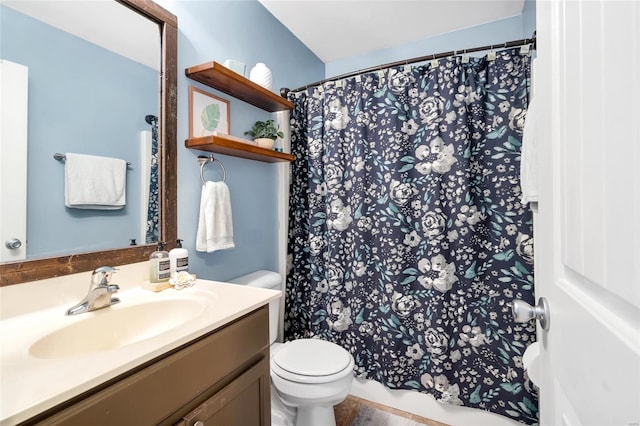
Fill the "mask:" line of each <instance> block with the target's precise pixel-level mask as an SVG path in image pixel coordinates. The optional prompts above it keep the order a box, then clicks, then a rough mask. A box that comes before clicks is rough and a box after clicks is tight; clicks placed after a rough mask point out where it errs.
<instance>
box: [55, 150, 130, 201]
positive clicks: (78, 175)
mask: <svg viewBox="0 0 640 426" xmlns="http://www.w3.org/2000/svg"><path fill="white" fill-rule="evenodd" d="M65 156H66V160H65V167H64V170H65V173H64V183H65V185H64V204H65V205H66V206H67V207H70V208H74V209H97V210H117V209H121V208H123V207H124V206H125V203H126V187H127V162H126V161H124V160H121V159H118V158H109V157H98V156H95V155H83V154H73V153H66V154H65Z"/></svg>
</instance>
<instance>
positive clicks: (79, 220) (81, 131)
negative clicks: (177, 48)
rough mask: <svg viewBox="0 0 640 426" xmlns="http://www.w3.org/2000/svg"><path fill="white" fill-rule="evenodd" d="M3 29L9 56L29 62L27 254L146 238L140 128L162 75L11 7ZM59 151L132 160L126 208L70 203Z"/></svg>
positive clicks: (2, 49) (152, 108)
mask: <svg viewBox="0 0 640 426" xmlns="http://www.w3.org/2000/svg"><path fill="white" fill-rule="evenodd" d="M0 28H1V36H0V53H1V56H2V58H4V59H7V60H9V61H12V62H16V63H19V64H23V65H27V66H28V67H29V89H28V90H29V127H28V141H29V142H28V163H29V168H28V176H27V180H28V191H27V192H28V199H27V210H28V214H27V238H28V245H27V253H28V256H29V257H32V256H44V255H55V254H61V253H69V252H77V251H87V250H89V251H94V250H100V249H106V248H114V247H123V246H126V245H128V244H129V240H130V239H131V238H139V235H140V228H141V225H140V220H139V218H140V208H141V203H140V202H139V200H140V198H141V188H140V184H139V182H140V170H141V168H140V163H141V160H140V144H139V132H140V131H142V130H149V129H150V127H149V125H148V124H147V123H146V122H145V121H144V117H145V115H147V114H155V115H157V114H158V72H157V71H156V70H153V69H151V68H149V67H147V66H144V65H141V64H139V63H137V62H134V61H131V60H129V59H126V58H124V57H122V56H120V55H117V54H115V53H113V52H111V51H108V50H105V49H103V48H101V47H99V46H96V45H94V44H91V43H89V42H87V41H85V40H82V39H80V38H77V37H75V36H72V35H70V34H68V33H65V32H62V31H60V30H58V29H56V28H54V27H51V26H49V25H46V24H43V23H42V22H40V21H37V20H35V19H32V18H30V17H28V16H26V15H23V14H21V13H18V12H16V11H14V10H13V9H10V8H7V7H5V6H0ZM55 152H61V153H65V152H77V153H81V154H91V155H103V156H110V157H117V158H123V159H126V160H127V161H130V162H131V163H132V164H133V167H132V168H131V169H130V170H129V171H128V172H127V205H126V207H125V208H124V209H122V210H115V211H104V210H102V211H100V210H78V209H69V208H66V207H65V205H64V165H63V164H62V163H61V162H59V161H56V160H54V159H53V154H54V153H55ZM4 201H5V200H3V202H4Z"/></svg>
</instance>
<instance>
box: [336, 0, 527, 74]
mask: <svg viewBox="0 0 640 426" xmlns="http://www.w3.org/2000/svg"><path fill="white" fill-rule="evenodd" d="M534 29H535V1H534V0H525V6H524V11H523V14H522V15H519V16H514V17H511V18H506V19H501V20H499V21H494V22H490V23H487V24H483V25H477V26H475V27H470V28H465V29H462V30H458V31H452V32H450V33H446V34H441V35H439V36H435V37H430V38H427V39H424V40H419V41H416V42H412V43H406V44H403V45H400V46H395V47H393V48H388V49H381V50H376V51H374V52H369V53H366V54H363V55H358V56H353V57H351V58H346V59H341V60H337V61H333V62H328V63H327V64H326V71H325V77H326V78H330V77H334V76H337V75H340V74H345V73H349V72H352V71H357V70H359V69H364V68H369V67H374V66H377V65H380V64H385V63H389V62H395V61H401V60H405V59H410V58H416V57H420V56H425V55H431V54H433V53H440V52H448V51H453V50H462V49H464V48H473V47H478V46H485V45H489V44H498V43H503V42H505V41H511V40H519V39H523V38H529V37H531V35H532V34H533V31H534Z"/></svg>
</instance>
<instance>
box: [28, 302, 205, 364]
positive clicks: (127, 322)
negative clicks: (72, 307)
mask: <svg viewBox="0 0 640 426" xmlns="http://www.w3.org/2000/svg"><path fill="white" fill-rule="evenodd" d="M204 307H205V305H203V304H202V303H199V302H198V301H196V300H189V299H178V300H158V301H153V302H148V303H140V304H137V305H131V306H122V307H121V306H118V305H114V306H111V307H108V308H103V309H100V310H97V311H93V312H90V313H85V314H80V315H86V318H82V319H81V320H80V321H78V322H76V323H74V324H72V325H69V326H66V327H64V328H61V329H58V330H56V331H53V332H51V333H50V334H47V335H46V336H44V337H42V338H40V339H39V340H38V341H36V342H35V343H34V344H33V345H31V347H30V348H29V354H30V355H32V356H34V357H36V358H47V359H52V358H67V357H74V356H78V355H84V354H87V353H91V352H97V351H104V350H110V349H116V348H119V347H122V346H126V345H130V344H133V343H137V342H140V341H143V340H146V339H150V338H152V337H155V336H157V335H159V334H162V333H164V332H166V331H169V330H171V329H174V328H176V327H179V326H181V325H182V324H184V323H185V322H187V321H189V320H191V319H193V318H194V317H196V316H198V315H200V314H201V313H202V311H203V310H204Z"/></svg>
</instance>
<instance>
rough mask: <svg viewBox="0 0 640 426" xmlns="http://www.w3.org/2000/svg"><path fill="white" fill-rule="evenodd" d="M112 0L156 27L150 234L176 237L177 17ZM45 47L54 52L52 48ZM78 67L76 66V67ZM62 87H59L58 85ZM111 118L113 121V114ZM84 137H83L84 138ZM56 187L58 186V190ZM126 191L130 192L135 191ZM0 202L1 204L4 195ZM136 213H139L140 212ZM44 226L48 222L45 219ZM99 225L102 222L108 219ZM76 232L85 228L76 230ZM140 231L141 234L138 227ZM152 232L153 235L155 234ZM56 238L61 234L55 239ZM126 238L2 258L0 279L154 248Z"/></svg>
mask: <svg viewBox="0 0 640 426" xmlns="http://www.w3.org/2000/svg"><path fill="white" fill-rule="evenodd" d="M113 2H114V3H117V4H118V5H119V6H120V7H122V8H126V9H130V10H131V11H134V12H135V13H137V14H139V15H140V16H142V17H144V18H145V19H146V20H149V21H150V22H153V23H155V24H156V25H157V28H158V34H159V37H158V40H159V43H160V50H159V52H160V55H159V56H160V57H159V66H158V68H159V73H157V74H156V77H155V78H156V79H158V80H159V90H158V92H159V108H158V109H157V111H158V116H157V117H156V119H155V120H154V119H151V120H149V119H148V117H145V118H147V123H149V125H155V129H156V130H157V163H158V166H157V168H158V174H157V201H158V209H157V211H156V213H155V214H157V231H154V232H156V234H154V237H155V238H158V239H159V240H161V241H165V242H168V243H173V242H175V240H176V238H177V206H176V201H177V183H176V182H177V180H176V174H177V170H176V167H177V165H176V151H177V145H176V128H177V18H176V17H175V16H174V15H173V14H171V13H170V12H168V11H167V10H165V9H164V8H162V7H160V6H158V5H157V4H155V3H154V2H153V1H150V0H113ZM121 24H122V22H121V21H120V20H115V19H114V20H113V21H111V22H108V25H109V26H112V27H116V28H117V27H118V26H119V25H121ZM50 49H51V47H50ZM51 50H52V51H53V52H55V49H51ZM78 72H80V71H79V70H78ZM74 75H75V73H74ZM80 76H81V74H80V75H78V77H80ZM61 86H62V84H61ZM156 87H157V86H156ZM62 89H63V90H64V87H63V88H62ZM153 90H157V89H153ZM63 93H64V92H63ZM87 96H90V92H87ZM129 96H130V98H131V99H132V100H134V99H136V100H137V99H138V97H142V96H141V95H140V96H138V97H136V96H135V95H134V94H131V92H129ZM153 112H154V111H151V113H152V114H151V116H154V115H155V114H153ZM30 119H31V118H30ZM69 120H73V117H69ZM114 121H118V119H116V120H114ZM96 123H98V124H99V125H104V126H113V125H114V124H115V123H110V122H106V123H105V122H100V120H99V119H97V120H96ZM152 127H153V126H152ZM96 131H100V127H97V128H96ZM84 142H85V143H88V141H87V140H85V141H84ZM103 145H104V144H103ZM30 148H31V147H30ZM39 151H47V152H44V153H42V155H47V157H48V160H50V161H51V162H52V163H56V160H54V159H53V155H52V154H53V153H54V152H55V151H56V148H55V147H51V148H49V147H48V146H47V148H46V149H42V150H39ZM56 165H57V166H58V167H59V168H60V170H59V171H58V172H59V173H60V176H62V173H63V172H62V167H63V166H61V165H59V164H54V166H56ZM127 179H129V177H127ZM44 180H45V182H43V183H46V179H44ZM137 180H139V179H136V181H137ZM127 185H129V184H127ZM128 187H129V186H127V188H128ZM56 192H59V191H56ZM62 192H64V190H63V191H62ZM132 192H133V193H134V194H135V191H132ZM63 195H64V194H56V196H58V197H62V196H63ZM3 196H4V194H3ZM138 198H144V197H142V196H141V192H138V194H137V196H135V195H134V197H132V201H133V202H137V199H138ZM58 202H59V201H58ZM127 203H128V201H127ZM3 204H5V203H4V200H3ZM132 209H133V208H132ZM139 210H142V209H139ZM74 213H75V212H74ZM142 213H143V214H144V213H146V211H142ZM42 214H45V215H46V214H47V213H46V211H44V212H42ZM75 216H76V217H80V218H81V217H82V215H81V214H78V213H75ZM136 216H137V217H139V216H140V213H138V214H137V215H136ZM79 220H82V219H79ZM45 222H46V219H45ZM49 226H52V225H51V224H50V223H49ZM105 226H106V227H108V226H109V225H105ZM111 226H112V229H115V227H116V225H111ZM53 227H55V225H53ZM78 228H80V226H78ZM78 233H80V234H85V233H84V232H82V231H80V232H78ZM142 234H143V236H144V229H143V231H142ZM139 235H140V232H138V231H135V232H132V236H131V239H133V238H136V237H138V236H139ZM155 235H157V237H156V236H155ZM154 237H152V238H151V239H149V238H148V239H147V241H153V238H154ZM61 238H63V237H60V238H57V239H61ZM118 241H120V240H118ZM0 243H1V244H2V245H3V246H4V245H5V241H4V240H3V241H0ZM127 243H129V241H128V240H127V241H126V243H124V244H122V245H121V246H120V245H119V243H118V244H112V245H111V246H110V247H121V248H113V249H102V248H98V249H95V248H94V246H93V245H91V244H88V243H87V244H84V243H78V244H72V245H71V247H70V248H69V249H66V248H65V252H64V253H62V254H61V255H52V256H48V257H47V256H46V255H45V257H38V258H33V259H32V258H27V259H26V260H19V261H9V262H2V263H1V264H0V285H11V284H18V283H22V282H28V281H34V280H40V279H45V278H53V277H57V276H62V275H68V274H73V273H78V272H83V271H89V270H91V269H93V268H95V267H97V266H101V265H124V264H130V263H136V262H141V261H145V260H148V257H149V254H150V253H151V252H152V251H154V250H155V243H153V244H145V240H142V241H140V239H138V245H134V246H127ZM109 244H111V243H109ZM74 247H75V248H74ZM168 247H169V248H170V247H172V245H171V244H168Z"/></svg>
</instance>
